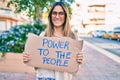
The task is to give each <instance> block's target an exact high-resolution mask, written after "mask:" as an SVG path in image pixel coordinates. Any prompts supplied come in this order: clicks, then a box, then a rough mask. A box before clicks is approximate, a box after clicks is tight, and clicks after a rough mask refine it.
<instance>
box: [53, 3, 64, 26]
mask: <svg viewBox="0 0 120 80" xmlns="http://www.w3.org/2000/svg"><path fill="white" fill-rule="evenodd" d="M51 17H52V23H53V25H54V28H60V27H61V28H62V26H63V23H64V20H65V13H64V10H63V9H62V7H61V6H59V5H58V6H56V7H55V8H54V9H53V11H52V15H51Z"/></svg>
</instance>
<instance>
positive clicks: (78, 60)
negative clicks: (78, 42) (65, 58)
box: [76, 52, 83, 64]
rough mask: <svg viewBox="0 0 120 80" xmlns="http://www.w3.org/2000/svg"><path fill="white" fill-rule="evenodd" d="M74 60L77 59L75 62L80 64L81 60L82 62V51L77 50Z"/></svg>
mask: <svg viewBox="0 0 120 80" xmlns="http://www.w3.org/2000/svg"><path fill="white" fill-rule="evenodd" d="M76 60H77V63H79V64H82V62H83V53H82V52H79V53H78V54H77V58H76Z"/></svg>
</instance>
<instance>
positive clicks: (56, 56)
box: [25, 33, 83, 73]
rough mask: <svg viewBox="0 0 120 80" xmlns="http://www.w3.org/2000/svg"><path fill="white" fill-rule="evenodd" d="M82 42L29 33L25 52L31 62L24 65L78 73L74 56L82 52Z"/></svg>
mask: <svg viewBox="0 0 120 80" xmlns="http://www.w3.org/2000/svg"><path fill="white" fill-rule="evenodd" d="M82 45H83V41H82V40H81V41H77V40H73V39H71V38H68V37H63V38H58V37H40V36H37V35H35V34H32V33H29V35H28V39H27V42H26V45H25V52H28V53H30V55H31V58H32V60H30V61H29V62H27V63H26V64H28V65H30V66H33V67H39V68H44V69H51V70H57V71H64V72H69V73H74V72H77V71H78V67H79V66H78V63H77V62H76V56H77V54H78V52H80V51H81V50H82Z"/></svg>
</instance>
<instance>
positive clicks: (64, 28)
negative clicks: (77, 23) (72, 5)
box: [45, 2, 76, 39]
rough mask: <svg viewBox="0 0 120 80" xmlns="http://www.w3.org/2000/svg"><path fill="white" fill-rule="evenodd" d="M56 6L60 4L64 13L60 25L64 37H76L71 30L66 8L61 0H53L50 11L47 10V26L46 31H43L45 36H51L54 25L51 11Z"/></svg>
mask: <svg viewBox="0 0 120 80" xmlns="http://www.w3.org/2000/svg"><path fill="white" fill-rule="evenodd" d="M56 6H61V7H62V9H63V11H64V13H65V14H64V15H65V20H64V23H63V25H62V31H63V35H64V36H66V37H71V38H73V39H76V37H75V35H74V33H73V32H72V30H71V26H70V19H69V13H68V8H67V7H66V6H65V4H64V3H62V2H55V3H54V4H53V6H52V8H51V10H50V12H49V15H48V27H47V29H46V32H45V33H46V36H48V37H52V36H53V32H54V25H53V23H52V12H53V9H54V8H55V7H56Z"/></svg>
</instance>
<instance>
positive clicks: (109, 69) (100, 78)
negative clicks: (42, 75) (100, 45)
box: [0, 44, 120, 80]
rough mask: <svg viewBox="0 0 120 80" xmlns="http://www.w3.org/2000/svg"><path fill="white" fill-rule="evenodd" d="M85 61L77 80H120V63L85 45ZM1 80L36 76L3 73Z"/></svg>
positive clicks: (30, 78) (25, 78)
mask: <svg viewBox="0 0 120 80" xmlns="http://www.w3.org/2000/svg"><path fill="white" fill-rule="evenodd" d="M83 51H84V61H83V64H81V66H80V68H79V71H78V73H77V74H76V75H74V77H76V78H77V79H75V80H120V63H118V62H116V61H114V60H112V59H111V58H109V57H107V56H105V55H103V54H101V53H100V52H98V51H96V50H95V49H94V48H93V47H90V46H88V45H86V44H84V48H83ZM0 80H35V74H34V73H33V74H30V73H7V72H6V73H3V72H0Z"/></svg>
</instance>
